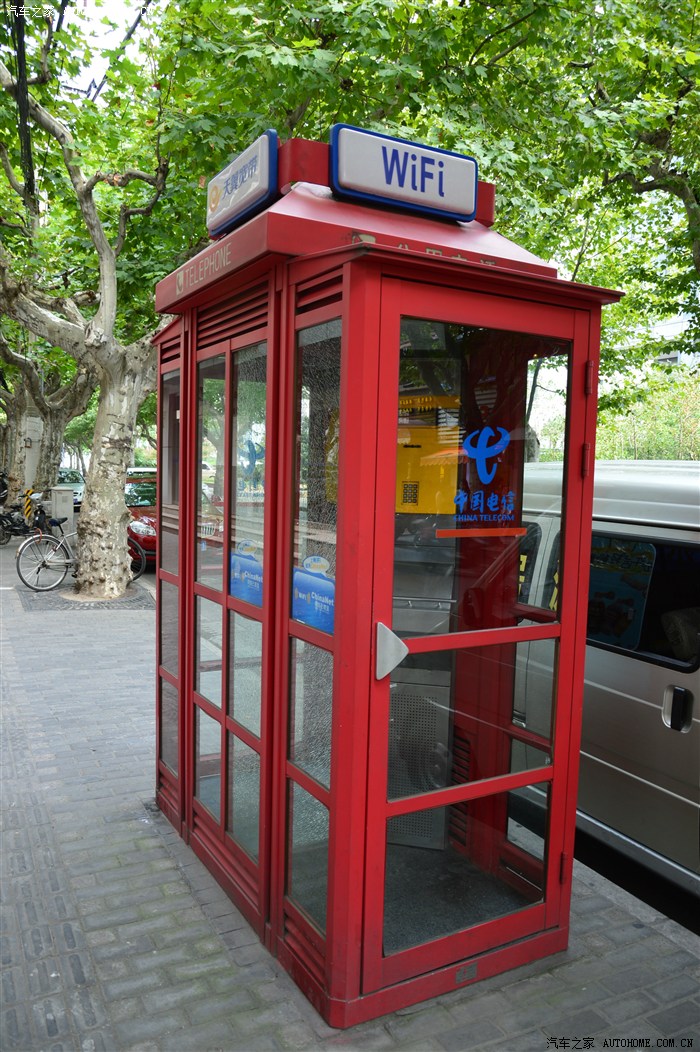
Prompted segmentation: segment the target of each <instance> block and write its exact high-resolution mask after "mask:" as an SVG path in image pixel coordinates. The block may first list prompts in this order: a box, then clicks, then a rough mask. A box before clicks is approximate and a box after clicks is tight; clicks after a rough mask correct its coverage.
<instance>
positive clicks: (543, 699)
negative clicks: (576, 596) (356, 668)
mask: <svg viewBox="0 0 700 1052" xmlns="http://www.w3.org/2000/svg"><path fill="white" fill-rule="evenodd" d="M556 653H557V643H556V641H555V640H550V639H547V640H538V641H537V642H536V643H528V642H524V643H509V644H501V645H500V646H492V647H474V648H470V649H468V650H459V651H454V652H453V651H439V652H436V653H432V654H415V655H412V656H409V657H407V658H406V659H405V660H404V661H403V662H402V663H401V665H400V666H399V667H398V668H396V669H395V670H394V672H393V673H392V677H391V686H390V708H389V721H390V722H389V757H388V776H387V793H388V798H389V799H390V800H395V799H399V798H401V797H407V796H416V795H419V794H421V793H429V792H432V791H433V790H435V789H440V788H444V787H446V786H448V785H464V784H466V783H471V782H478V781H482V780H483V779H485V778H495V777H498V776H499V775H504V774H510V773H512V772H513V771H524V770H528V771H529V770H534V769H536V768H538V767H547V766H549V765H550V764H551V762H552V760H551V749H550V742H551V734H552V730H551V728H552V713H553V699H554V685H555V661H556Z"/></svg>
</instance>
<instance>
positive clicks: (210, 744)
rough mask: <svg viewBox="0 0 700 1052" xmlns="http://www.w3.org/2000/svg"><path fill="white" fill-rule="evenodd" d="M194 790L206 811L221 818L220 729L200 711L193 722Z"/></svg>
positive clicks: (217, 818) (197, 711)
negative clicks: (194, 745)
mask: <svg viewBox="0 0 700 1052" xmlns="http://www.w3.org/2000/svg"><path fill="white" fill-rule="evenodd" d="M195 737H196V750H197V751H196V754H195V789H194V795H195V796H196V797H197V799H198V800H199V801H201V803H203V804H204V806H205V807H206V809H207V811H210V812H211V814H212V815H213V816H214V818H216V820H217V821H219V819H220V818H221V727H220V726H219V724H218V723H217V721H216V720H213V719H212V718H211V716H208V715H207V713H206V712H202V710H201V709H199V708H198V709H196V722H195Z"/></svg>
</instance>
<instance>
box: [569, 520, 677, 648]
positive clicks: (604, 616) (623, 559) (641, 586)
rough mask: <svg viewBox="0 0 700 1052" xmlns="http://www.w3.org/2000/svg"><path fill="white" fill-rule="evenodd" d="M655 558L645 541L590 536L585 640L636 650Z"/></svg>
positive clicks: (599, 535) (600, 535) (652, 550)
mask: <svg viewBox="0 0 700 1052" xmlns="http://www.w3.org/2000/svg"><path fill="white" fill-rule="evenodd" d="M655 557H656V549H655V548H654V545H653V544H649V543H648V542H647V541H633V540H630V539H629V538H624V537H606V536H605V535H604V534H594V535H593V538H592V542H591V577H590V588H589V593H588V637H589V639H591V640H594V641H595V642H597V643H608V644H609V645H611V646H617V647H624V648H625V649H626V650H636V649H637V647H638V646H639V637H640V636H641V633H642V624H643V623H644V612H645V610H646V605H647V596H648V594H649V586H650V584H651V575H652V571H653V569H654V560H655ZM669 590H670V591H672V592H673V591H674V590H673V589H669ZM696 594H697V593H696ZM674 603H675V604H677V599H674Z"/></svg>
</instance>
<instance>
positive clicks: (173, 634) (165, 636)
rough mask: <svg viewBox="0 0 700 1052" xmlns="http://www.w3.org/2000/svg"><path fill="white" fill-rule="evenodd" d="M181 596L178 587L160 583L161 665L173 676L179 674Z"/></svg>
mask: <svg viewBox="0 0 700 1052" xmlns="http://www.w3.org/2000/svg"><path fill="white" fill-rule="evenodd" d="M179 594H180V593H179V589H178V588H177V586H176V585H174V584H170V582H169V581H161V582H160V663H161V665H162V666H163V668H166V669H167V670H168V672H171V673H172V675H173V676H177V674H178V654H179V618H178V598H179Z"/></svg>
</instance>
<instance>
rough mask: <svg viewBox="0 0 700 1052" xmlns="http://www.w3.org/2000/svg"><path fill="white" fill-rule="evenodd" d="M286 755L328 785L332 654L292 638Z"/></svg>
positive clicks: (329, 770)
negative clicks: (287, 753) (287, 746)
mask: <svg viewBox="0 0 700 1052" xmlns="http://www.w3.org/2000/svg"><path fill="white" fill-rule="evenodd" d="M291 660H292V675H291V677H290V680H291V698H290V723H289V759H290V760H291V761H292V762H293V763H295V764H296V765H297V767H301V768H302V770H304V771H306V773H307V774H310V775H311V777H312V778H315V779H316V781H318V782H320V783H321V784H322V785H325V786H326V787H327V788H330V784H331V718H332V714H333V655H332V654H329V653H328V652H327V651H325V650H320V649H319V648H318V647H315V646H312V645H311V644H310V643H303V642H302V641H301V640H300V639H293V640H292V659H291Z"/></svg>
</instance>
